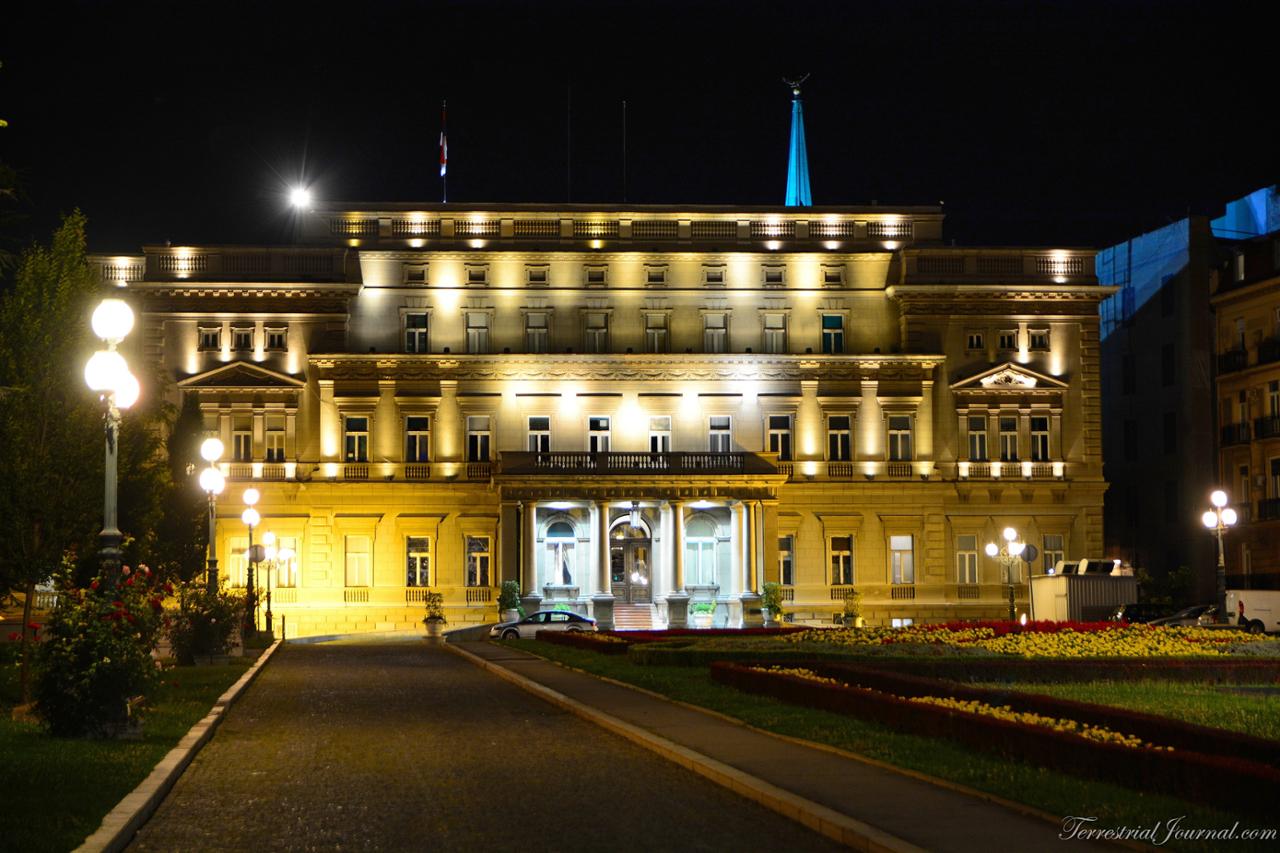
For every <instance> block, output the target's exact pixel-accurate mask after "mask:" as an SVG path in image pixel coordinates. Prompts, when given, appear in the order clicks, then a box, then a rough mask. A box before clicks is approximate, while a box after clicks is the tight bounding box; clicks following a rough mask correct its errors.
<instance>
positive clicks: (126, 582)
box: [124, 578, 133, 586]
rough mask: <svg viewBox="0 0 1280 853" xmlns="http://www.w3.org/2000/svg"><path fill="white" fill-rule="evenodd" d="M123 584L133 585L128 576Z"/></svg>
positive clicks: (131, 579)
mask: <svg viewBox="0 0 1280 853" xmlns="http://www.w3.org/2000/svg"><path fill="white" fill-rule="evenodd" d="M124 585H125V586H133V578H128V579H126V580H125V582H124Z"/></svg>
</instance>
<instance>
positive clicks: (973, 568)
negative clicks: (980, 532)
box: [956, 533, 978, 583]
mask: <svg viewBox="0 0 1280 853" xmlns="http://www.w3.org/2000/svg"><path fill="white" fill-rule="evenodd" d="M977 582H978V537H977V534H974V533H966V534H964V535H962V536H957V537H956V583H977Z"/></svg>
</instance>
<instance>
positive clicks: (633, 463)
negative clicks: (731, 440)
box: [498, 451, 786, 475]
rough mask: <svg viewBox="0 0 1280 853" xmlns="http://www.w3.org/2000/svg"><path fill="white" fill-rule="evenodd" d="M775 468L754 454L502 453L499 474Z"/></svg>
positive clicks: (727, 471) (759, 471)
mask: <svg viewBox="0 0 1280 853" xmlns="http://www.w3.org/2000/svg"><path fill="white" fill-rule="evenodd" d="M782 464H786V463H780V464H779V465H777V466H775V465H774V464H773V463H772V462H770V461H769V460H768V459H765V458H764V457H762V456H759V455H757V454H755V453H712V452H706V453H688V452H674V453H643V452H640V453H631V452H608V453H589V452H581V453H579V452H574V451H569V452H558V451H557V452H551V453H530V452H512V453H503V454H502V458H501V459H500V461H499V463H498V471H499V473H500V474H507V475H509V474H604V475H628V474H630V475H634V474H656V475H667V474H776V473H779V472H780V470H781V468H782Z"/></svg>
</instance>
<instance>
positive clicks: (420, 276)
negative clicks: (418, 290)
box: [404, 264, 427, 286]
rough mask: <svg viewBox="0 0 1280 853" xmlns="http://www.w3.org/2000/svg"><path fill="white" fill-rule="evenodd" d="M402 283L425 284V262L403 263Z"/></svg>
mask: <svg viewBox="0 0 1280 853" xmlns="http://www.w3.org/2000/svg"><path fill="white" fill-rule="evenodd" d="M404 283H405V284H419V285H423V286H425V285H426V283H427V265H426V264H405V265H404Z"/></svg>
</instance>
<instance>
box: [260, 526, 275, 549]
mask: <svg viewBox="0 0 1280 853" xmlns="http://www.w3.org/2000/svg"><path fill="white" fill-rule="evenodd" d="M262 544H263V545H266V546H267V547H268V548H269V547H271V546H272V545H274V544H276V535H275V534H274V533H272V532H271V531H270V530H268V531H267V532H266V533H264V534H262Z"/></svg>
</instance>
